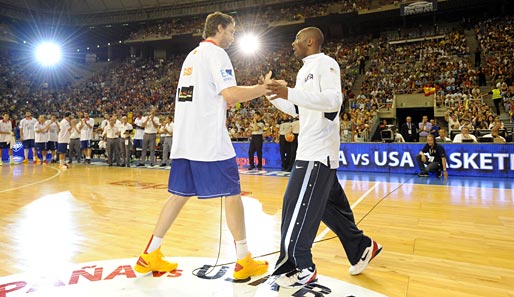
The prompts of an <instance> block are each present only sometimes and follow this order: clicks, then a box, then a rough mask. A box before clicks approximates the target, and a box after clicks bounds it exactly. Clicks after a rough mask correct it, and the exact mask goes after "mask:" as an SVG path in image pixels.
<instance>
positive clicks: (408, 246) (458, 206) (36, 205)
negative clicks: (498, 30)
mask: <svg viewBox="0 0 514 297" xmlns="http://www.w3.org/2000/svg"><path fill="white" fill-rule="evenodd" d="M0 172H1V177H2V178H1V180H2V182H1V183H0V247H1V248H0V258H1V259H2V265H0V277H1V276H6V275H10V274H14V273H20V272H25V271H39V270H41V271H43V270H45V269H51V268H52V267H53V268H56V267H59V265H61V264H62V265H64V264H67V263H81V262H88V261H97V260H109V259H118V258H130V257H137V256H138V255H139V253H140V252H141V251H142V249H144V247H145V245H146V243H147V241H148V238H149V236H150V234H151V232H152V230H153V227H154V224H155V221H156V219H157V216H158V214H159V211H160V208H161V206H162V204H163V202H164V200H165V199H166V197H167V195H168V194H167V191H166V184H167V177H168V171H167V170H151V169H144V168H143V169H139V168H131V169H128V168H115V167H111V168H109V167H105V166H93V165H90V166H85V165H73V167H72V168H71V169H70V170H67V171H64V172H60V171H59V170H58V169H57V167H56V166H54V165H51V166H40V165H32V164H29V165H17V166H3V167H1V168H0ZM340 177H341V183H342V184H343V187H344V189H345V190H346V193H347V194H348V196H349V200H350V203H351V204H356V205H355V207H354V214H355V218H356V220H357V221H358V222H359V227H360V228H362V229H363V230H364V231H365V232H366V233H367V234H368V235H370V236H372V237H373V238H374V239H375V240H377V241H378V242H380V243H381V244H382V245H383V246H384V250H383V252H382V253H381V254H380V255H379V256H378V257H377V258H376V259H375V260H373V262H372V263H371V265H370V266H369V267H368V269H367V270H366V271H365V273H363V274H362V275H360V276H356V277H354V276H350V275H349V274H348V272H347V270H348V267H349V264H348V262H347V260H346V256H345V254H344V251H343V249H342V247H341V245H340V243H339V241H338V240H337V239H329V238H332V237H333V235H334V234H333V233H332V232H329V231H328V230H326V227H325V226H324V225H322V226H321V227H320V230H319V234H318V238H317V239H328V240H325V241H320V242H318V243H316V244H315V246H314V248H313V253H314V257H315V259H314V260H315V262H316V264H317V266H318V273H320V274H322V275H326V276H330V277H333V278H336V279H339V280H342V281H345V282H349V283H353V284H356V285H359V286H361V287H365V288H368V289H371V290H374V291H376V292H379V293H382V294H385V295H388V296H514V192H513V189H512V184H511V181H509V180H501V179H497V180H494V179H491V180H486V179H484V178H482V179H471V178H457V177H451V176H450V179H449V181H448V182H443V181H441V180H438V179H436V178H434V177H430V178H428V179H427V178H425V179H421V178H418V177H413V176H389V175H376V176H375V175H370V174H365V173H347V174H341V175H340ZM287 180H288V179H287V177H276V176H260V175H245V174H242V175H241V185H242V190H243V191H244V192H245V196H244V198H243V202H244V204H245V211H246V221H247V230H248V241H249V245H250V249H251V251H252V253H253V255H254V256H260V255H266V254H270V253H274V252H276V251H278V242H279V229H280V213H281V205H282V195H283V192H284V189H285V187H286V183H287ZM220 202H221V200H220V199H211V200H203V201H199V200H198V199H196V198H192V199H191V200H190V202H189V203H188V204H187V205H186V206H185V208H184V209H183V211H182V213H181V215H180V216H179V218H178V219H177V221H176V222H175V224H174V226H173V227H172V229H170V232H169V233H168V235H167V237H166V238H165V241H164V243H163V248H162V249H163V252H164V254H165V255H166V256H181V257H188V256H194V257H209V258H216V255H217V252H218V243H219V237H220ZM221 237H222V239H221V245H222V247H221V258H225V259H227V258H228V259H232V258H234V248H233V242H232V238H231V236H230V233H229V231H228V228H227V227H226V225H225V223H224V220H223V224H222V226H221ZM276 257H277V254H276V253H275V254H272V255H268V256H266V257H265V258H266V259H268V260H269V261H270V262H271V263H274V261H275V260H276Z"/></svg>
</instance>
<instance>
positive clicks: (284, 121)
mask: <svg viewBox="0 0 514 297" xmlns="http://www.w3.org/2000/svg"><path fill="white" fill-rule="evenodd" d="M289 133H292V127H291V120H290V119H289V116H288V115H287V113H283V114H282V115H281V118H280V119H279V120H278V135H279V136H278V139H279V140H278V142H279V145H280V160H281V161H282V171H284V170H286V169H288V168H289V162H290V158H291V142H289V141H286V135H287V134H289Z"/></svg>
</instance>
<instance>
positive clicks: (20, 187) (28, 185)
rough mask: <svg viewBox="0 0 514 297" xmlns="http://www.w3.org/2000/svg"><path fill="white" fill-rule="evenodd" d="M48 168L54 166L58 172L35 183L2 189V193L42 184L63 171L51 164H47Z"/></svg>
mask: <svg viewBox="0 0 514 297" xmlns="http://www.w3.org/2000/svg"><path fill="white" fill-rule="evenodd" d="M46 168H52V169H54V170H56V171H57V173H56V174H54V175H53V176H50V177H49V178H46V179H44V180H40V181H37V182H35V183H30V184H26V185H23V186H19V187H15V188H10V189H7V190H1V191H0V193H5V192H9V191H14V190H18V189H23V188H26V187H30V186H33V185H37V184H40V183H44V182H46V181H49V180H51V179H54V178H55V177H57V176H58V175H59V174H61V171H60V170H59V169H57V168H54V167H51V166H47V167H46Z"/></svg>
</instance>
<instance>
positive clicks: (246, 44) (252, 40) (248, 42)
mask: <svg viewBox="0 0 514 297" xmlns="http://www.w3.org/2000/svg"><path fill="white" fill-rule="evenodd" d="M238 40H239V41H238V46H239V49H240V50H241V51H242V52H243V53H245V54H247V55H251V54H253V53H255V52H257V51H258V50H259V39H258V38H257V36H255V35H254V34H251V33H247V34H245V35H243V36H241V37H240V38H239V39H238Z"/></svg>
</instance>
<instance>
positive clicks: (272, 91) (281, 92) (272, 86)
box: [259, 71, 288, 100]
mask: <svg viewBox="0 0 514 297" xmlns="http://www.w3.org/2000/svg"><path fill="white" fill-rule="evenodd" d="M271 74H272V73H271V71H270V72H268V73H266V76H262V75H261V77H259V84H261V85H264V86H265V87H266V90H267V92H266V94H265V95H266V98H267V99H269V100H274V99H277V98H282V99H286V100H287V93H288V89H287V82H286V81H285V80H276V79H271Z"/></svg>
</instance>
